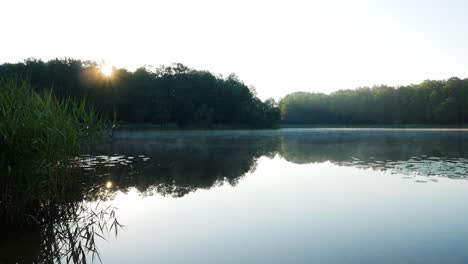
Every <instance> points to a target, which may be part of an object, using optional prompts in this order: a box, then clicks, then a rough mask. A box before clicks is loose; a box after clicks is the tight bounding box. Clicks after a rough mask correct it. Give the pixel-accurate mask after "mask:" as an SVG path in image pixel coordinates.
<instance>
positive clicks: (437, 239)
mask: <svg viewBox="0 0 468 264" xmlns="http://www.w3.org/2000/svg"><path fill="white" fill-rule="evenodd" d="M467 147H468V132H465V131H452V130H394V129H383V130H382V129H377V130H366V129H358V130H353V129H339V130H334V129H281V130H273V131H185V132H171V131H165V132H161V131H159V132H154V131H121V132H118V133H117V135H116V139H114V140H113V141H111V142H106V143H103V144H100V145H99V146H96V147H95V148H94V149H93V150H92V151H90V153H89V154H88V155H84V156H82V157H78V158H77V159H76V161H77V162H78V163H79V164H80V166H81V167H82V169H83V173H85V174H86V177H85V181H84V182H83V186H82V191H83V193H84V194H85V195H84V197H85V199H86V200H88V201H90V202H91V203H97V202H98V201H101V203H102V204H105V205H112V206H113V207H116V208H117V209H116V211H115V214H116V217H117V218H118V221H119V222H120V223H121V224H123V225H125V227H124V228H123V229H120V230H119V232H118V235H117V237H115V236H114V235H113V234H112V235H109V236H108V240H107V241H103V240H99V242H98V249H99V253H100V256H101V258H102V261H103V263H466V262H468V227H467V226H466V223H468V204H467V203H466V201H468V182H467V181H466V179H465V178H466V177H467V175H468V152H467V149H468V148H467Z"/></svg>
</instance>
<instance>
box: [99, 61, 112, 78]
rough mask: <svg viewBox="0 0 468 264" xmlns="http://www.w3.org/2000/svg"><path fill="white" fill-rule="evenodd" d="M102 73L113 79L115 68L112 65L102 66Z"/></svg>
mask: <svg viewBox="0 0 468 264" xmlns="http://www.w3.org/2000/svg"><path fill="white" fill-rule="evenodd" d="M100 68H101V73H102V74H103V75H104V76H106V77H111V76H112V72H113V71H114V69H113V67H112V66H111V65H107V64H103V65H101V67H100Z"/></svg>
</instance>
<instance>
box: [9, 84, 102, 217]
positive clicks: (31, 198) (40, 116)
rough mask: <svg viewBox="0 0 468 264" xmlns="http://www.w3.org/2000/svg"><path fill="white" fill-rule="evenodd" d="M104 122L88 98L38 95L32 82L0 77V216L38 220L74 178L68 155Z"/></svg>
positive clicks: (72, 154)
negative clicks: (42, 211) (41, 212)
mask: <svg viewBox="0 0 468 264" xmlns="http://www.w3.org/2000/svg"><path fill="white" fill-rule="evenodd" d="M104 124H105V122H104V121H103V119H102V118H101V117H100V115H98V114H97V113H96V112H95V111H94V110H93V109H92V108H91V107H90V106H88V105H87V103H86V100H82V101H76V100H72V99H64V100H59V99H58V98H57V97H55V96H54V95H53V93H52V92H48V93H45V94H38V93H37V92H35V91H34V89H33V87H31V86H30V85H29V83H28V82H26V81H24V80H18V79H4V80H0V219H1V220H2V221H6V222H14V223H19V222H23V221H18V220H19V219H21V220H28V221H29V220H31V219H34V217H35V214H36V212H37V211H39V210H38V209H39V208H40V207H41V206H43V204H44V203H46V202H47V203H48V202H51V201H58V200H60V199H62V197H63V196H64V195H65V192H66V190H67V185H69V184H71V183H76V182H75V181H73V173H72V170H69V168H70V167H71V166H72V164H71V163H70V162H69V160H70V159H71V158H72V157H74V156H76V155H78V154H79V153H80V151H81V150H82V148H83V146H85V143H86V142H89V140H91V139H92V138H93V137H95V136H96V135H98V134H99V133H98V132H99V131H101V130H102V129H103V128H104Z"/></svg>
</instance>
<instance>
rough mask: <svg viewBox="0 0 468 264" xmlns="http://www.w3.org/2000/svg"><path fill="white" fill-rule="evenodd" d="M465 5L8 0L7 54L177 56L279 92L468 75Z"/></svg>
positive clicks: (263, 93)
mask: <svg viewBox="0 0 468 264" xmlns="http://www.w3.org/2000/svg"><path fill="white" fill-rule="evenodd" d="M467 14H468V1H467V0H465V1H454V0H444V1H435V0H426V1H418V0H415V1H411V0H407V1H400V0H373V1H372V0H355V1H349V0H348V1H346V0H318V1H313V0H309V1H299V0H287V1H286V0H285V1H274V0H270V1H260V0H257V1H255V0H247V1H243V0H236V1H223V0H197V1H193V0H186V1H182V0H165V1H161V0H153V1H143V0H141V1H140V0H121V1H120V0H112V1H106V0H101V1H98V0H80V1H67V0H57V1H54V0H41V1H37V0H31V1H26V0H0V63H4V62H18V61H23V60H24V59H26V58H31V57H34V58H37V59H43V60H49V59H53V58H57V57H59V58H63V57H69V58H76V59H82V60H94V61H97V62H105V63H106V64H110V65H113V66H116V67H118V68H127V69H129V70H134V69H136V68H138V67H140V66H145V65H146V66H147V65H152V66H155V67H157V66H159V65H161V64H165V65H168V64H171V63H174V62H180V63H183V64H185V65H187V66H189V67H191V68H195V69H199V70H209V71H211V72H214V73H219V74H222V75H224V76H227V75H229V74H230V73H232V72H234V73H236V74H237V75H238V76H239V78H240V79H241V80H243V81H244V82H245V83H246V84H247V85H253V86H255V87H256V89H257V92H258V95H259V97H260V98H262V99H266V98H269V97H273V98H275V99H279V98H281V97H284V96H285V95H287V94H288V93H291V92H294V91H309V92H322V93H331V92H333V91H336V90H339V89H351V88H356V87H360V86H372V85H378V84H387V85H395V86H398V85H407V84H411V83H419V82H421V81H423V80H426V79H447V78H450V77H453V76H457V77H460V78H466V77H468V34H467V29H468V15H467Z"/></svg>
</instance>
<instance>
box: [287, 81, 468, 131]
mask: <svg viewBox="0 0 468 264" xmlns="http://www.w3.org/2000/svg"><path fill="white" fill-rule="evenodd" d="M279 105H280V108H281V117H282V122H283V123H285V124H295V125H305V124H340V125H392V124H394V125H402V124H424V125H463V124H466V123H468V79H459V78H456V77H454V78H450V79H448V80H443V81H434V80H426V81H424V82H422V83H420V84H415V85H408V86H402V87H390V86H385V85H380V86H374V87H371V88H369V87H363V88H358V89H353V90H339V91H336V92H334V93H331V94H329V95H327V94H323V93H308V92H296V93H292V94H289V95H287V96H285V97H284V98H283V99H282V100H280V102H279Z"/></svg>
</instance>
